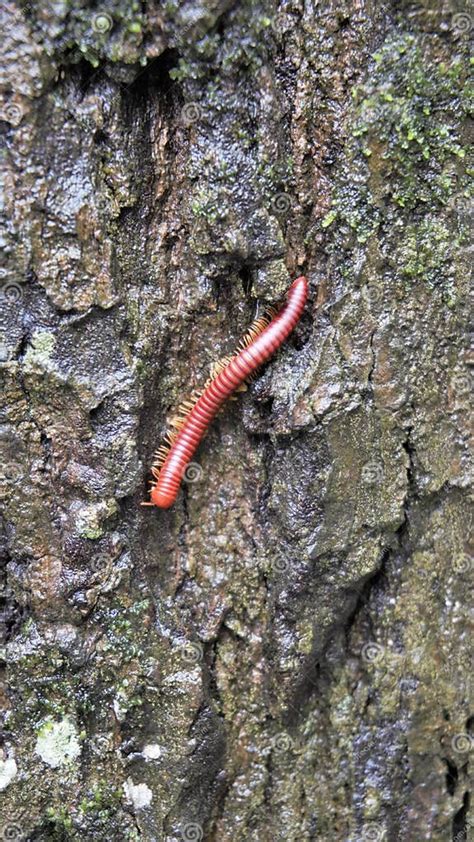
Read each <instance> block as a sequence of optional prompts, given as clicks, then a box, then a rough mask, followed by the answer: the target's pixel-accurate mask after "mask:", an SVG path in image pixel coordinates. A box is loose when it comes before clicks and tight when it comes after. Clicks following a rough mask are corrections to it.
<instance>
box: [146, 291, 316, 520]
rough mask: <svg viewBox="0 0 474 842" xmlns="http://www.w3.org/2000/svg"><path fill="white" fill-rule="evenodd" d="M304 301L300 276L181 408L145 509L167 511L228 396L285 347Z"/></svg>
mask: <svg viewBox="0 0 474 842" xmlns="http://www.w3.org/2000/svg"><path fill="white" fill-rule="evenodd" d="M307 297H308V281H307V279H306V278H305V277H304V276H303V275H301V276H300V277H299V278H297V279H296V280H295V281H293V283H292V284H291V287H290V289H289V290H288V293H287V299H286V304H285V305H284V306H283V307H282V309H281V310H280V311H279V312H278V313H277V314H276V315H275V316H274V317H273V318H272V319H271V321H270V320H269V319H268V318H261V319H259V320H257V322H256V323H255V325H254V326H253V327H252V328H251V329H250V332H249V334H247V340H244V343H245V345H246V347H243V348H241V350H239V351H237V352H236V353H235V354H234V355H233V356H232V357H228V358H226V359H225V360H224V361H223V363H221V365H220V367H219V370H218V373H216V374H213V375H212V376H211V378H210V380H209V381H208V382H207V384H206V386H205V387H204V390H203V392H202V394H200V395H199V396H198V397H196V400H195V402H193V403H192V404H191V403H189V402H188V403H187V404H185V405H184V414H183V416H182V417H180V418H179V419H178V422H177V423H176V422H175V424H174V426H176V427H178V432H176V433H168V437H167V441H168V443H167V444H166V445H162V446H161V448H160V449H159V450H158V453H157V455H156V461H155V463H154V465H153V468H152V474H153V476H154V478H155V480H156V482H155V483H154V484H153V486H152V489H151V498H150V502H149V503H144V504H143V505H145V506H158V507H159V508H160V509H169V507H170V506H172V505H173V503H174V501H175V500H176V497H177V495H178V491H179V487H180V484H181V480H182V479H183V476H184V473H185V471H186V467H187V465H188V464H189V462H190V460H191V459H192V457H193V454H194V452H195V451H196V449H197V447H198V445H199V443H200V441H201V439H202V438H203V436H204V434H205V432H206V430H207V428H208V427H209V424H210V423H211V421H212V419H213V418H214V416H215V415H216V414H217V412H218V411H219V409H220V407H221V406H222V404H223V403H224V401H225V400H226V398H228V397H229V396H230V395H231V394H232V392H235V391H236V390H237V389H238V388H239V386H241V385H242V384H243V383H244V382H245V381H246V380H247V379H248V378H249V377H250V376H251V375H252V374H253V373H254V372H255V370H256V369H257V368H259V367H260V366H261V365H262V364H263V363H264V362H266V360H268V359H269V358H270V357H271V356H272V354H274V353H275V351H276V350H277V348H279V346H280V345H281V344H282V343H283V342H284V341H285V339H286V338H287V337H288V336H289V335H290V333H291V332H292V330H293V329H294V327H295V325H296V323H297V322H298V321H299V319H300V318H301V315H302V313H303V310H304V306H305V304H306V299H307Z"/></svg>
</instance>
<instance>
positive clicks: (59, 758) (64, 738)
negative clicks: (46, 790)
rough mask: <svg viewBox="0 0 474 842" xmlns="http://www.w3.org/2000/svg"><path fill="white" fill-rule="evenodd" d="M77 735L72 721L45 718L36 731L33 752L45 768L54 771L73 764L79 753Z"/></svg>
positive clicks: (66, 718)
mask: <svg viewBox="0 0 474 842" xmlns="http://www.w3.org/2000/svg"><path fill="white" fill-rule="evenodd" d="M79 736H80V735H79V733H78V731H77V729H76V726H75V724H74V722H73V721H72V719H70V718H69V717H64V719H62V720H60V721H56V720H54V719H52V718H49V717H48V718H47V719H46V720H45V722H44V723H43V724H42V725H41V727H40V728H39V730H38V735H37V740H36V746H35V752H36V754H39V756H40V757H41V759H42V760H43V762H44V763H46V765H47V766H51V768H53V769H56V768H58V767H59V766H66V765H68V764H71V763H73V762H74V761H75V760H77V758H78V757H79V755H80V753H81V745H80V742H79Z"/></svg>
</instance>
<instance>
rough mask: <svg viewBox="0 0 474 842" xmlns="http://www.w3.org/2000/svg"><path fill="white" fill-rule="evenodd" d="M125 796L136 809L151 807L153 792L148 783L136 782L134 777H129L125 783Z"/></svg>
mask: <svg viewBox="0 0 474 842" xmlns="http://www.w3.org/2000/svg"><path fill="white" fill-rule="evenodd" d="M123 791H124V793H125V798H126V799H127V801H128V802H129V804H133V806H134V807H135V810H140V809H141V808H143V807H149V806H150V804H151V802H152V799H153V793H152V791H151V789H150V787H149V786H147V785H146V784H134V783H133V780H132V778H127V780H126V781H125V783H124V785H123Z"/></svg>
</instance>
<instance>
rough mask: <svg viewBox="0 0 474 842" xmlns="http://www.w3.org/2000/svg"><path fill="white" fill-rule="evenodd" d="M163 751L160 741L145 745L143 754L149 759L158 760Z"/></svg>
mask: <svg viewBox="0 0 474 842" xmlns="http://www.w3.org/2000/svg"><path fill="white" fill-rule="evenodd" d="M162 753H163V752H162V750H161V747H160V746H159V745H158V743H148V744H147V745H146V746H143V751H142V754H143V757H145V758H146V759H147V760H158V758H160V757H161V755H162Z"/></svg>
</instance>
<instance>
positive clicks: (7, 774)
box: [0, 757, 18, 792]
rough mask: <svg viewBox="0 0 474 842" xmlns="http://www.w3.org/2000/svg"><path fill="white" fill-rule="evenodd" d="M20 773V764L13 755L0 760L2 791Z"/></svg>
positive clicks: (0, 788) (0, 784)
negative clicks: (17, 763) (18, 764)
mask: <svg viewBox="0 0 474 842" xmlns="http://www.w3.org/2000/svg"><path fill="white" fill-rule="evenodd" d="M17 774H18V766H17V765H16V761H15V759H14V758H13V757H9V758H8V759H7V760H0V792H1V790H2V789H6V788H7V786H9V785H10V784H11V782H12V780H13V779H14V778H16V776H17Z"/></svg>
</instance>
